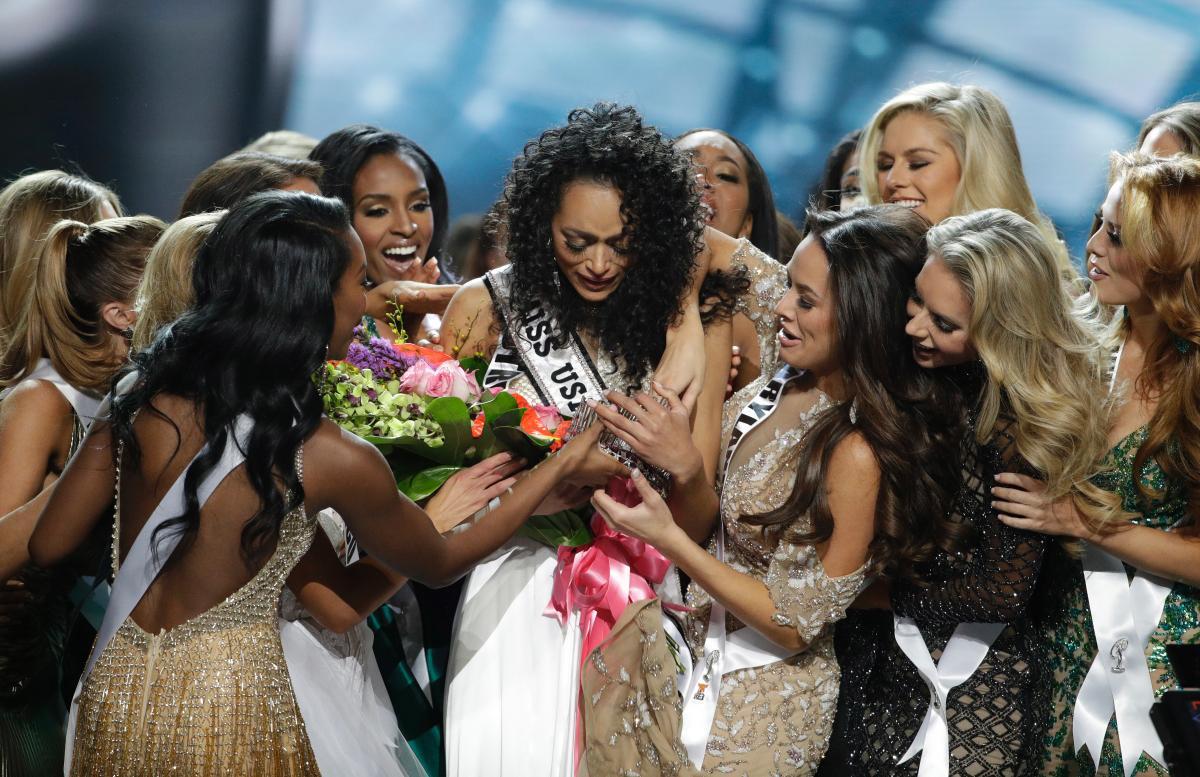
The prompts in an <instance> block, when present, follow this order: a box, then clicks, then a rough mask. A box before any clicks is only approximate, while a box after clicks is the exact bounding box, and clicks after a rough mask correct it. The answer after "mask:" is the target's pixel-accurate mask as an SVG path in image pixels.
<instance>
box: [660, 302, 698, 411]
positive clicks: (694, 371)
mask: <svg viewBox="0 0 1200 777" xmlns="http://www.w3.org/2000/svg"><path fill="white" fill-rule="evenodd" d="M704 354H705V352H704V325H703V324H702V323H701V321H700V310H699V307H698V306H697V304H696V300H695V299H690V300H689V301H688V302H687V303H685V304H684V307H683V318H682V320H681V321H680V322H679V324H678V325H677V326H675V327H672V328H671V329H668V330H667V345H666V348H664V349H663V355H662V358H661V359H659V361H658V368H657V369H655V371H654V378H655V380H657V381H658V382H659V383H661V384H662V385H664V386H666V387H667V388H669V389H671V390H672V391H674V392H676V393H678V394H679V395H680V398H681V401H682V402H683V404H684V406H685V407H687V409H688V413H689V414H691V412H692V410H693V409H695V407H696V400H697V399H699V398H700V392H701V391H702V390H703V389H704V368H705V363H704V362H705V355H704Z"/></svg>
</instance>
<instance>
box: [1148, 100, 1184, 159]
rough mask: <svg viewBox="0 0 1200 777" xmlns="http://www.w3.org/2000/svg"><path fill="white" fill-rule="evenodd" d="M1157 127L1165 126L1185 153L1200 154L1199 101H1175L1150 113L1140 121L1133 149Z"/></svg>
mask: <svg viewBox="0 0 1200 777" xmlns="http://www.w3.org/2000/svg"><path fill="white" fill-rule="evenodd" d="M1158 127H1166V128H1167V129H1169V130H1170V131H1171V133H1172V134H1173V135H1175V137H1177V138H1179V143H1180V145H1182V146H1183V152H1184V153H1185V154H1190V155H1192V156H1200V102H1182V103H1175V104H1174V105H1172V106H1171V107H1170V108H1164V109H1163V110H1161V111H1158V112H1157V113H1152V114H1150V116H1149V117H1147V119H1146V120H1145V121H1143V122H1142V129H1141V131H1140V132H1139V133H1138V139H1137V146H1136V147H1135V150H1136V149H1140V148H1141V147H1142V143H1144V142H1145V140H1146V136H1147V135H1149V134H1150V133H1151V132H1153V131H1154V130H1155V129H1156V128H1158Z"/></svg>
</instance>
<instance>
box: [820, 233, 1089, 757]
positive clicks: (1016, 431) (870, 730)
mask: <svg viewBox="0 0 1200 777" xmlns="http://www.w3.org/2000/svg"><path fill="white" fill-rule="evenodd" d="M928 242H929V259H928V260H927V261H926V263H925V267H924V268H923V269H922V270H921V273H920V275H919V276H918V277H917V285H916V293H915V294H914V295H913V298H912V300H911V302H910V303H909V314H910V321H909V323H908V327H907V332H908V334H909V335H910V336H911V337H912V349H911V352H912V354H913V356H914V357H915V358H916V360H917V363H918V364H920V365H921V366H922V367H924V368H926V369H928V370H930V371H931V372H942V373H945V372H947V371H950V370H955V371H957V373H958V374H957V375H956V376H955V379H956V380H957V382H959V383H960V385H962V387H963V389H964V392H965V396H966V400H967V403H968V406H969V407H970V408H971V410H970V429H969V433H968V435H967V436H965V438H964V439H963V441H962V447H961V449H960V451H961V456H960V458H959V462H960V466H961V473H962V475H961V488H960V491H959V493H958V496H957V498H956V500H955V503H954V509H953V511H952V512H950V513H949V514H948V515H945V514H937V513H930V514H927V515H925V516H924V517H923V519H924V520H926V521H928V522H929V523H930V524H932V525H933V526H935V527H936V535H935V537H936V547H935V549H934V550H935V553H934V554H933V557H932V558H931V559H930V560H929V561H928V562H927V563H924V564H921V565H919V566H918V567H917V568H916V570H915V572H916V574H915V575H913V576H911V577H908V578H905V579H900V580H897V581H896V582H894V583H893V585H892V590H891V598H890V606H891V609H892V610H893V611H894V617H895V623H894V629H889V630H888V632H887V633H884V634H882V635H880V637H879V638H880V640H881V644H879V646H878V647H877V648H876V650H875V657H874V660H875V666H874V667H873V668H872V671H871V673H870V674H869V675H867V678H868V679H869V682H868V684H867V685H866V686H865V687H861V688H853V689H844V693H845V694H846V695H847V702H848V707H847V709H848V711H849V713H850V714H849V715H848V717H849V719H850V720H851V721H857V725H854V726H852V728H851V741H852V744H851V747H850V753H851V756H852V758H856V759H857V760H854V761H852V762H851V763H850V764H848V765H847V767H846V772H845V773H851V774H868V775H881V776H883V775H898V774H912V775H916V774H918V771H920V772H921V773H926V772H929V773H932V774H943V775H944V774H947V773H949V774H978V775H1005V776H1007V777H1011V776H1014V775H1022V774H1026V773H1028V772H1027V770H1028V768H1029V766H1028V765H1029V764H1030V763H1036V754H1037V753H1038V751H1039V745H1040V742H1039V736H1038V734H1039V730H1038V728H1037V721H1038V714H1039V710H1038V709H1037V704H1038V701H1037V699H1038V693H1039V692H1040V691H1041V690H1042V689H1043V687H1044V683H1045V682H1046V681H1045V679H1044V677H1043V675H1042V673H1041V672H1039V671H1038V664H1037V661H1036V654H1035V650H1034V645H1033V643H1034V641H1035V634H1034V631H1033V629H1032V627H1031V626H1030V617H1029V615H1030V602H1031V599H1032V598H1034V594H1035V589H1036V587H1037V581H1038V573H1039V571H1040V569H1041V565H1042V558H1043V554H1044V551H1045V546H1046V539H1045V538H1044V537H1042V536H1040V535H1038V534H1034V533H1031V532H1027V531H1020V530H1016V529H1012V528H1009V527H1008V526H1005V525H1004V524H1003V523H1001V522H1000V521H999V520H998V518H997V516H996V512H995V510H994V509H993V508H991V507H990V506H989V504H990V500H991V497H990V494H989V492H988V489H989V488H990V486H991V485H992V484H993V479H994V477H995V476H996V475H997V474H998V473H999V472H1000V471H1002V470H1004V469H1008V470H1012V471H1021V472H1030V473H1037V474H1038V475H1039V476H1040V477H1043V478H1044V479H1045V481H1046V483H1047V485H1048V488H1050V489H1051V490H1052V491H1053V493H1054V494H1055V495H1056V496H1064V497H1065V498H1067V499H1069V500H1072V501H1073V502H1075V503H1078V504H1080V505H1081V506H1082V507H1083V508H1084V509H1086V510H1088V511H1089V512H1092V513H1100V512H1102V510H1103V508H1102V507H1101V505H1102V503H1103V502H1104V501H1105V500H1104V495H1103V492H1102V491H1101V490H1100V489H1098V488H1096V487H1094V486H1088V485H1087V478H1088V477H1089V476H1090V475H1091V474H1092V473H1093V472H1094V468H1095V463H1096V461H1097V459H1098V457H1099V455H1100V453H1101V451H1102V449H1103V445H1104V440H1103V431H1102V429H1103V426H1104V423H1105V419H1106V417H1107V416H1106V415H1105V405H1104V401H1103V390H1102V387H1103V374H1104V371H1105V365H1106V359H1105V358H1104V355H1103V352H1102V349H1101V348H1100V346H1099V341H1098V339H1097V337H1096V334H1095V332H1094V331H1093V330H1092V328H1091V327H1089V326H1088V325H1087V324H1086V322H1084V321H1083V320H1081V319H1080V318H1078V317H1077V316H1076V315H1075V314H1074V312H1073V309H1072V302H1071V299H1070V297H1069V295H1068V294H1067V292H1066V290H1065V287H1064V285H1063V284H1062V283H1061V277H1060V275H1059V273H1058V264H1057V261H1056V258H1055V249H1054V248H1053V247H1052V246H1051V245H1050V244H1049V243H1048V242H1047V241H1046V239H1045V238H1044V237H1043V236H1042V233H1041V230H1040V229H1039V228H1038V227H1037V226H1035V225H1034V224H1032V223H1030V222H1028V221H1026V220H1025V219H1023V218H1021V217H1020V216H1018V215H1016V214H1014V213H1012V212H1010V211H1006V210H1001V209H990V210H983V211H979V212H977V213H973V214H971V215H968V216H956V217H952V218H949V219H947V220H945V221H943V222H942V223H941V224H940V225H938V226H936V227H934V228H933V229H931V230H930V232H929V236H928ZM1081 483H1082V484H1083V485H1082V486H1080V485H1077V484H1081ZM1109 501H1110V502H1111V500H1109ZM943 516H945V517H943ZM1038 595H1040V592H1039V594H1038ZM893 630H894V634H893V633H891V632H892V631H893ZM930 770H932V771H930Z"/></svg>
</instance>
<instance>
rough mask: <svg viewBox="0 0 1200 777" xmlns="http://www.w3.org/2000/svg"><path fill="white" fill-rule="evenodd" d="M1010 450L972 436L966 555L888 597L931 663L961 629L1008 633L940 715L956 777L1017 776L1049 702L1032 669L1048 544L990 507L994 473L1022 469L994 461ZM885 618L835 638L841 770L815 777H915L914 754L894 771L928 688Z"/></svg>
mask: <svg viewBox="0 0 1200 777" xmlns="http://www.w3.org/2000/svg"><path fill="white" fill-rule="evenodd" d="M1004 428H1007V425H1005V427H1004ZM1011 450H1013V440H1012V438H1011V436H1010V435H1009V434H1008V433H1007V432H1005V431H998V432H997V434H996V435H995V436H994V438H993V440H992V442H991V443H989V444H987V445H983V446H980V445H977V444H976V443H975V441H974V437H973V432H972V433H971V435H970V436H969V437H968V439H967V440H966V441H965V442H964V455H963V482H962V485H961V487H960V490H959V493H958V496H957V497H956V500H955V509H954V514H953V519H954V520H956V521H958V522H960V523H962V524H965V525H967V526H969V527H971V529H972V537H971V539H970V541H969V542H968V548H969V549H968V550H967V551H965V552H963V553H960V554H957V555H953V556H952V555H950V554H947V553H942V554H939V555H938V556H937V557H936V558H935V559H934V560H933V561H932V562H930V563H929V564H927V565H925V566H924V567H923V568H922V569H920V570H919V573H920V578H921V579H922V580H923V581H925V582H924V583H918V582H916V581H911V580H909V581H899V582H897V583H895V584H894V585H893V588H892V608H893V610H894V612H895V613H896V614H898V615H901V616H907V617H910V618H913V619H914V620H915V621H916V622H917V625H918V627H919V628H920V630H921V634H922V636H923V637H924V639H925V642H926V645H927V646H928V648H929V651H930V654H931V655H932V657H933V659H934V661H935V662H936V661H937V660H938V659H939V658H940V657H941V653H942V650H943V649H944V648H945V646H946V643H947V642H948V641H949V639H950V636H951V635H952V634H953V633H954V630H955V628H956V627H957V626H958V624H959V623H964V622H982V623H1001V622H1003V623H1007V624H1008V626H1007V627H1006V628H1005V629H1004V631H1003V632H1002V633H1001V634H1000V636H999V637H998V638H997V639H996V641H995V643H994V644H993V645H992V648H991V650H989V651H988V654H987V657H986V658H985V659H984V661H983V663H982V664H981V665H980V666H979V669H978V670H976V672H975V674H973V675H972V676H971V677H970V678H969V679H968V680H967V681H966V682H964V683H963V684H961V685H959V686H957V687H955V688H954V689H953V691H951V693H950V698H949V702H948V704H947V710H946V712H947V721H948V725H949V733H950V773H951V774H954V775H994V776H996V777H1013V776H1015V775H1021V774H1024V773H1026V764H1027V763H1029V762H1031V759H1035V758H1036V757H1037V756H1036V754H1037V753H1038V751H1039V749H1040V745H1041V739H1040V732H1038V731H1034V730H1033V729H1034V727H1035V726H1036V725H1037V724H1038V723H1039V722H1040V720H1041V716H1040V715H1039V714H1037V712H1036V710H1035V708H1038V709H1040V706H1041V705H1043V704H1045V701H1046V700H1045V699H1044V698H1043V694H1042V693H1041V689H1040V688H1039V685H1040V683H1039V677H1040V673H1039V672H1038V671H1037V669H1036V667H1035V665H1034V660H1033V656H1034V655H1035V651H1034V649H1033V648H1034V641H1035V635H1034V634H1033V629H1032V628H1031V627H1030V623H1029V603H1030V600H1031V598H1032V597H1033V593H1034V589H1035V587H1036V585H1037V581H1038V573H1039V571H1040V568H1041V564H1042V556H1043V554H1044V552H1045V550H1046V546H1047V538H1046V537H1045V536H1044V535H1040V534H1034V533H1030V532H1025V531H1021V530H1017V529H1012V528H1010V527H1008V526H1006V525H1005V524H1003V523H1001V522H1000V521H999V520H998V519H997V518H996V515H995V513H994V511H993V510H992V509H991V507H990V502H991V497H990V492H989V488H990V486H991V484H992V482H993V480H994V477H995V475H996V473H998V472H1002V471H1006V470H1007V471H1012V470H1014V469H1016V470H1018V471H1020V470H1021V469H1022V467H1021V466H1019V465H1018V464H1017V463H1016V462H1013V461H1012V460H1011V459H1008V457H1006V456H1003V455H1002V453H1001V452H1002V451H1006V452H1008V451H1011ZM1006 459H1007V461H1006ZM883 615H884V614H883V613H881V612H879V611H864V612H861V613H859V614H858V615H857V616H856V617H854V618H851V619H847V621H845V622H844V623H845V625H844V626H843V628H842V630H841V632H840V633H839V635H838V647H839V648H841V649H843V650H845V652H846V654H845V655H842V653H841V651H839V655H838V659H839V661H840V662H841V663H842V667H843V687H842V692H841V699H842V700H843V708H842V709H841V710H839V712H840V715H839V718H840V723H841V727H840V730H839V729H838V727H837V726H835V734H836V735H837V736H838V737H839V738H840V740H841V741H838V742H835V743H834V744H833V745H831V751H830V752H831V758H834V759H836V762H834V761H829V762H827V763H826V764H824V768H823V770H822V774H841V775H849V774H853V775H880V776H883V775H887V776H889V777H890V776H891V775H916V774H917V770H918V767H919V765H920V760H921V759H920V755H917V756H916V757H914V758H912V759H910V760H909V761H907V762H905V763H904V764H899V763H898V761H899V760H900V758H901V757H902V756H903V755H904V753H905V752H906V751H907V750H908V748H909V746H910V745H911V744H912V742H913V739H914V738H915V737H916V735H917V732H918V730H919V729H920V726H921V721H922V720H923V719H924V717H925V713H926V710H927V709H928V707H929V701H930V693H929V688H928V686H927V685H926V684H925V682H924V680H922V678H921V676H920V675H919V674H918V673H917V670H916V667H914V665H913V664H912V662H911V661H910V660H909V659H908V657H907V656H906V655H905V654H904V653H903V652H902V651H901V649H900V647H899V646H898V645H897V644H896V640H895V638H894V635H893V629H892V622H891V618H890V617H881V616H883Z"/></svg>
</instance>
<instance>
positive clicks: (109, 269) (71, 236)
mask: <svg viewBox="0 0 1200 777" xmlns="http://www.w3.org/2000/svg"><path fill="white" fill-rule="evenodd" d="M162 229H163V224H162V222H160V221H159V220H158V219H154V218H150V217H146V216H139V217H134V218H116V219H106V220H103V221H98V222H97V223H95V224H93V225H92V226H88V225H87V224H84V223H82V222H79V221H61V222H59V223H58V224H57V225H56V226H55V227H53V228H52V229H51V230H50V234H49V235H47V236H46V238H45V240H44V241H43V242H42V243H41V245H40V247H39V251H38V255H37V256H36V257H35V258H34V261H33V262H29V263H26V264H24V265H23V269H25V270H27V271H30V272H32V273H33V274H34V277H33V282H32V283H30V284H29V289H30V296H29V299H28V301H27V304H26V305H25V306H24V308H23V312H22V313H21V314H20V315H18V316H16V317H15V318H14V319H13V320H12V330H11V332H10V337H9V339H8V343H7V345H8V347H7V348H6V349H5V351H4V353H3V364H2V365H0V386H5V387H6V388H5V389H4V391H3V392H0V472H3V473H4V477H3V478H2V479H0V484H2V485H0V515H2V514H5V513H8V512H10V511H11V510H14V509H15V508H17V507H19V506H21V505H23V504H25V503H26V502H28V501H29V500H30V499H32V498H34V497H35V496H36V495H37V494H38V493H39V492H40V491H42V489H43V488H44V487H45V486H46V485H47V484H48V483H51V482H53V481H54V480H55V478H57V477H58V475H59V473H60V472H62V470H63V467H64V466H66V463H67V461H68V459H70V457H71V456H72V455H73V454H74V452H75V451H76V449H77V448H78V447H79V443H80V441H81V440H82V439H83V436H84V435H85V434H86V433H87V430H88V427H89V426H90V425H91V423H92V421H93V420H94V418H95V416H96V409H97V407H98V406H99V404H100V397H101V396H103V395H104V394H105V393H106V392H107V391H108V387H109V384H110V383H111V381H112V377H113V375H115V374H116V372H117V370H118V369H120V367H121V366H122V365H123V364H124V362H125V356H126V352H127V339H126V338H127V332H128V329H129V327H130V326H132V325H133V321H134V317H135V316H134V313H133V296H134V290H135V289H136V288H137V284H138V279H139V278H140V277H141V274H142V267H143V266H144V264H145V262H146V254H147V253H148V252H149V251H150V247H151V246H152V245H153V244H154V241H155V240H156V239H157V238H158V235H159V233H160V232H162ZM32 517H33V516H32V515H30V516H29V518H32ZM26 523H27V525H26V526H24V527H22V529H21V531H19V532H12V531H11V528H12V527H11V526H9V527H6V528H7V529H9V530H10V531H7V532H6V535H5V542H6V543H11V544H12V545H13V546H14V547H11V548H9V549H8V550H6V552H5V553H4V558H5V564H4V566H5V567H11V568H12V569H13V570H15V569H17V568H18V567H20V566H23V568H22V569H21V571H20V572H19V573H18V574H17V575H16V577H15V578H13V579H11V580H9V581H8V586H7V588H8V591H9V593H10V594H12V595H13V596H14V601H13V602H10V603H8V604H7V605H6V606H5V612H4V618H0V680H2V684H0V688H3V691H2V693H3V701H2V702H0V773H3V774H51V773H53V772H56V771H58V770H59V769H60V768H61V764H62V754H63V724H64V722H65V720H66V708H65V707H64V706H63V700H62V692H61V690H60V688H59V686H60V679H61V675H60V666H61V663H62V660H63V653H64V644H65V640H66V637H67V632H68V629H69V627H70V624H71V602H70V600H69V598H68V595H69V593H70V591H71V588H72V586H74V584H75V583H76V581H77V580H78V579H79V576H80V575H81V574H88V575H92V574H96V573H97V569H98V568H100V567H99V561H100V559H101V557H102V548H103V538H102V537H101V538H98V541H97V542H95V543H92V545H93V546H94V547H92V548H90V551H94V552H82V553H79V554H76V555H75V556H74V557H73V558H72V559H71V561H72V563H71V564H64V565H62V566H61V567H58V568H57V569H40V568H38V567H36V566H33V565H26V564H25V562H26V561H27V560H28V556H27V555H26V553H25V544H26V543H27V542H28V540H29V533H30V531H32V528H33V526H32V520H30V521H27V522H26ZM17 545H19V547H16V546H17ZM100 569H101V575H102V568H100ZM0 574H2V573H0ZM18 594H20V595H21V596H19V597H18V596H17V595H18ZM78 670H79V667H78V666H75V667H74V671H75V672H78ZM70 682H73V680H70Z"/></svg>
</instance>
